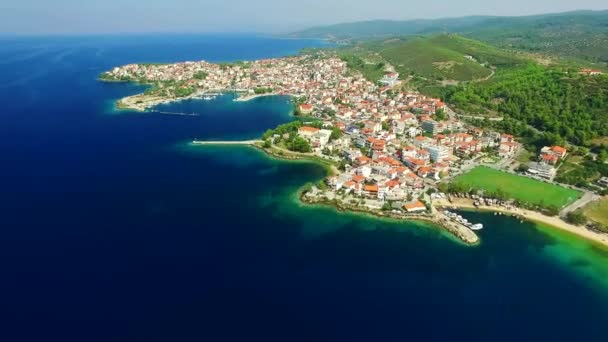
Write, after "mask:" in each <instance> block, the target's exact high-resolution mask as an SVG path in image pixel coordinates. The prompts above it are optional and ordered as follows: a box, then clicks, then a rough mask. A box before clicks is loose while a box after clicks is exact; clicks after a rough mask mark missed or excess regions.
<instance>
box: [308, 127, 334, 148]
mask: <svg viewBox="0 0 608 342" xmlns="http://www.w3.org/2000/svg"><path fill="white" fill-rule="evenodd" d="M330 137H331V131H330V130H328V129H321V130H319V131H317V132H316V133H315V134H313V135H312V136H311V137H310V142H311V143H312V145H313V147H318V148H323V147H325V145H327V144H328V143H329V139H330Z"/></svg>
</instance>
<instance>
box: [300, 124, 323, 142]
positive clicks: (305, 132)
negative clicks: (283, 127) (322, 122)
mask: <svg viewBox="0 0 608 342" xmlns="http://www.w3.org/2000/svg"><path fill="white" fill-rule="evenodd" d="M319 131H320V129H318V128H316V127H310V126H302V127H300V128H298V135H299V136H301V137H303V138H307V139H310V138H312V136H313V135H315V134H316V133H317V132H319Z"/></svg>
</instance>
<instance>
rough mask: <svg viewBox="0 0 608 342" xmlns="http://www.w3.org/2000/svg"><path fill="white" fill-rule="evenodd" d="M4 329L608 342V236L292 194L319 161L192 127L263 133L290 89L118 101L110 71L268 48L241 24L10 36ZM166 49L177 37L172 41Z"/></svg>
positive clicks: (125, 335)
mask: <svg viewBox="0 0 608 342" xmlns="http://www.w3.org/2000/svg"><path fill="white" fill-rule="evenodd" d="M2 43H3V44H0V55H2V56H3V57H4V58H3V62H2V63H0V73H1V74H2V75H4V77H3V79H2V80H0V87H3V88H2V89H3V91H2V92H0V96H1V97H2V103H3V104H4V109H3V112H2V115H0V156H2V167H1V168H0V189H2V191H1V196H0V277H1V278H0V279H2V281H1V282H0V291H1V292H2V293H3V294H4V295H3V296H0V303H1V304H2V305H1V306H2V310H0V316H1V317H0V318H1V319H2V322H3V329H0V339H1V340H3V341H4V340H6V341H41V340H62V341H139V340H145V341H168V340H170V341H201V340H204V341H224V340H233V341H243V340H267V341H274V340H276V341H286V340H288V341H294V340H295V341H297V340H300V341H311V340H322V341H335V340H362V341H371V340H374V341H375V340H383V341H393V340H398V341H403V340H421V339H425V340H441V341H444V340H448V339H449V340H464V339H466V340H469V341H477V340H478V341H488V340H492V341H514V340H520V341H528V340H554V341H561V340H587V341H604V340H608V324H606V323H608V321H607V319H608V296H607V295H606V294H607V293H608V284H606V278H607V277H606V274H607V273H606V265H607V264H608V256H607V255H606V251H605V249H603V248H599V247H594V246H593V245H590V244H589V243H587V242H585V241H582V240H579V239H576V238H573V237H571V236H568V235H565V234H563V233H559V232H556V231H555V230H551V229H546V228H539V227H537V226H534V225H533V224H528V223H526V224H521V223H519V222H518V221H516V220H513V219H511V218H507V217H497V216H493V215H491V214H483V213H468V212H467V213H463V215H466V216H468V217H470V218H471V219H472V220H474V221H480V222H483V223H484V224H485V226H486V227H487V228H486V229H485V230H484V231H482V232H481V237H482V243H481V244H480V245H479V246H478V247H473V248H471V247H467V246H464V245H462V244H460V243H457V242H455V241H454V239H453V238H452V237H450V236H449V235H446V234H444V233H443V232H442V231H441V230H440V229H438V228H436V227H431V226H428V225H425V224H419V223H412V222H396V221H389V220H379V219H376V218H373V217H368V216H365V215H359V214H349V213H339V212H337V211H335V210H334V209H332V208H328V207H311V206H306V205H302V204H301V203H299V202H298V201H297V197H296V196H295V193H296V191H297V189H298V188H299V187H300V186H302V185H303V184H304V183H306V182H309V181H317V180H319V179H321V178H322V177H324V171H323V169H322V168H321V167H319V166H317V165H314V164H311V163H307V162H283V161H277V160H273V159H269V158H267V157H266V156H265V155H264V154H263V153H261V152H260V151H257V150H255V149H252V148H248V147H225V146H224V147H217V146H216V147H193V146H190V145H188V142H189V141H191V140H192V139H195V138H199V139H218V138H222V139H232V138H234V139H241V138H251V137H255V136H257V135H258V134H260V133H261V132H263V131H264V130H265V129H266V128H268V127H269V126H273V125H275V124H277V123H281V122H285V121H288V120H291V117H290V115H289V112H290V110H291V108H290V106H289V104H288V103H287V101H286V99H285V98H281V97H273V98H261V99H257V100H254V101H252V102H248V103H238V104H237V103H234V102H232V100H231V98H230V97H229V96H226V97H221V98H218V99H217V100H216V101H208V102H204V103H203V102H202V101H199V102H196V101H194V102H184V103H179V104H172V105H170V107H171V108H172V109H176V110H177V109H184V110H192V111H198V112H200V113H201V116H199V117H178V116H170V115H161V114H158V113H155V112H151V113H132V112H120V115H109V114H112V113H113V112H112V108H111V106H108V103H110V101H111V100H112V99H116V98H120V97H121V96H126V95H129V94H133V93H136V92H137V91H139V90H140V88H138V86H134V85H126V84H104V83H99V82H96V81H95V77H96V75H97V74H98V73H99V72H101V71H103V70H105V69H108V68H110V67H112V66H114V65H120V64H125V63H131V62H138V61H160V62H162V61H174V60H188V59H195V58H196V57H197V56H203V58H205V59H209V60H216V61H217V60H235V59H245V58H249V57H250V58H260V57H264V56H265V55H267V56H273V55H282V54H286V53H293V52H295V51H296V50H297V49H298V48H300V47H303V46H307V45H311V44H312V45H315V44H316V45H318V44H320V43H319V42H311V41H295V42H294V41H283V40H274V39H269V38H260V37H240V36H229V37H227V36H220V37H217V36H203V37H201V36H179V37H144V38H141V37H120V38H116V37H88V38H86V39H85V38H69V39H68V38H62V39H59V38H54V39H51V38H46V39H33V38H28V39H26V38H22V39H12V40H5V41H2ZM167 47H170V48H167Z"/></svg>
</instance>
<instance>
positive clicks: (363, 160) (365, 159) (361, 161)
mask: <svg viewBox="0 0 608 342" xmlns="http://www.w3.org/2000/svg"><path fill="white" fill-rule="evenodd" d="M371 161H372V159H371V158H369V157H366V156H361V157H357V162H358V163H359V164H367V163H369V162H371Z"/></svg>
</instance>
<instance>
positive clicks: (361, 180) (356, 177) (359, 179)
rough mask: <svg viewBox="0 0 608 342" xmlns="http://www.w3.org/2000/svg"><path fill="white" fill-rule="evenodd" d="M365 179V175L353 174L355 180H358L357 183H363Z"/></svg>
mask: <svg viewBox="0 0 608 342" xmlns="http://www.w3.org/2000/svg"><path fill="white" fill-rule="evenodd" d="M364 180H365V176H362V175H354V176H353V181H355V182H357V183H361V182H363V181H364Z"/></svg>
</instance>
